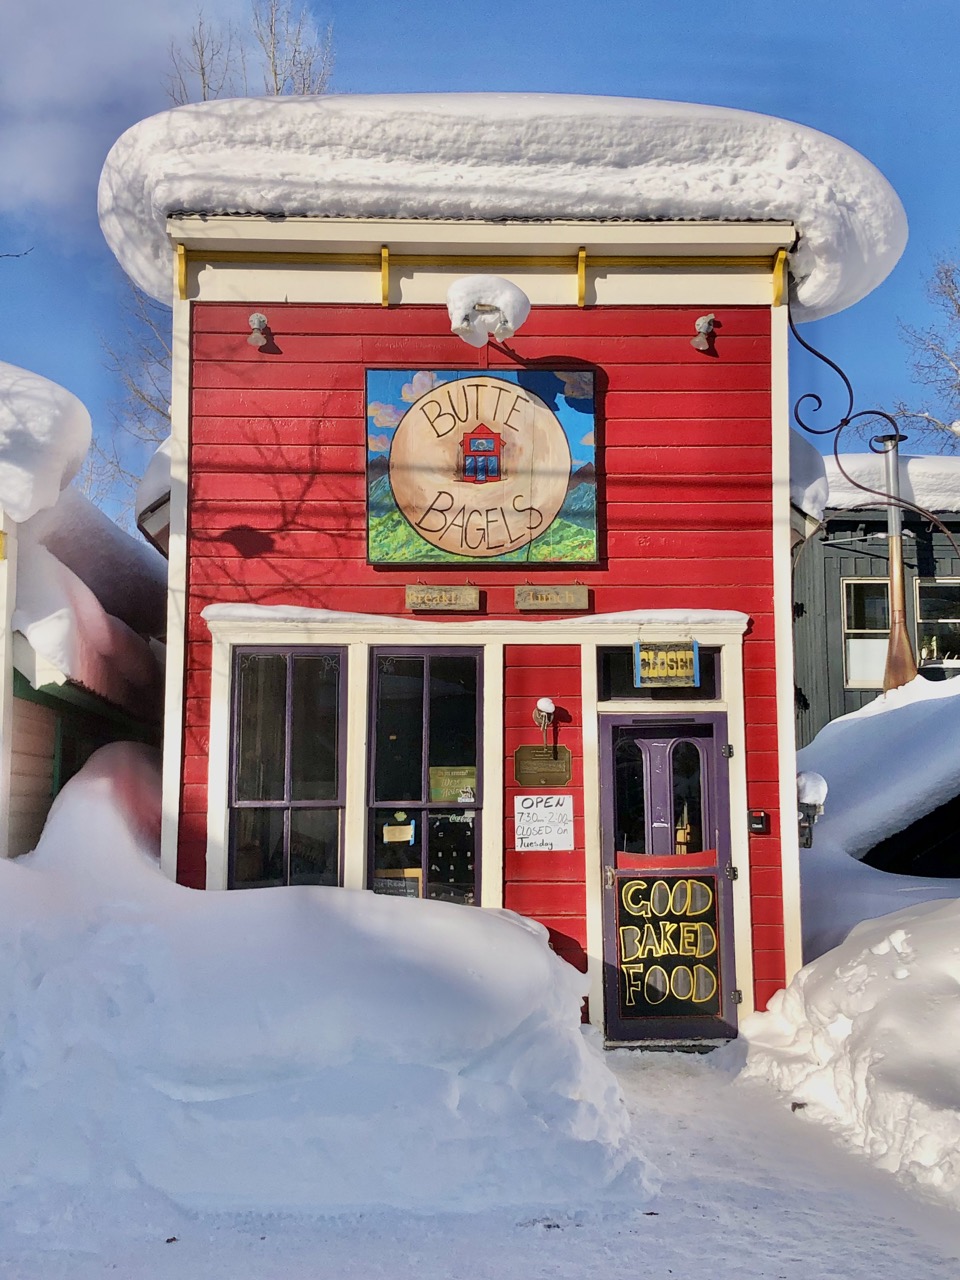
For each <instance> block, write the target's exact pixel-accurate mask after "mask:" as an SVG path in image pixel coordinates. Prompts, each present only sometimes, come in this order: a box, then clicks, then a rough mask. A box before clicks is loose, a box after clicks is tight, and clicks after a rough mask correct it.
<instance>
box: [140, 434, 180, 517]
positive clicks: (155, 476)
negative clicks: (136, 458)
mask: <svg viewBox="0 0 960 1280" xmlns="http://www.w3.org/2000/svg"><path fill="white" fill-rule="evenodd" d="M172 443H173V442H172V440H171V438H170V436H167V438H166V440H161V442H160V444H158V445H157V449H156V452H155V453H154V455H153V457H152V458H151V459H150V461H149V462H148V463H147V469H146V471H144V473H143V475H142V476H141V478H140V483H139V485H138V486H137V496H136V501H135V503H134V510H135V512H136V516H137V519H138V520H139V519H140V517H141V516H142V515H143V513H144V512H145V511H146V510H147V508H148V507H152V506H153V505H154V503H157V502H159V501H160V500H161V499H162V498H167V499H168V500H169V497H170V448H171V445H172Z"/></svg>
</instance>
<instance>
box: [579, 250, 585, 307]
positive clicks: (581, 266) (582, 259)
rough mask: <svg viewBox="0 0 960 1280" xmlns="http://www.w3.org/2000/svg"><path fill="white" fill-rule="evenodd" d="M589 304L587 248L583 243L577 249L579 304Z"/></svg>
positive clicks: (581, 305)
mask: <svg viewBox="0 0 960 1280" xmlns="http://www.w3.org/2000/svg"><path fill="white" fill-rule="evenodd" d="M586 305H587V250H586V248H585V247H584V246H583V245H581V246H580V248H579V249H578V250H577V306H578V307H585V306H586Z"/></svg>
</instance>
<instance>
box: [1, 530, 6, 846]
mask: <svg viewBox="0 0 960 1280" xmlns="http://www.w3.org/2000/svg"><path fill="white" fill-rule="evenodd" d="M6 558H7V535H6V534H5V533H4V532H3V531H2V530H0V560H6ZM2 856H3V855H2V854H0V857H2Z"/></svg>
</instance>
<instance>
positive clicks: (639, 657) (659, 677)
mask: <svg viewBox="0 0 960 1280" xmlns="http://www.w3.org/2000/svg"><path fill="white" fill-rule="evenodd" d="M633 684H634V688H636V689H679V688H695V689H699V687H700V646H699V645H698V644H697V642H696V640H681V641H677V642H675V643H674V642H669V643H663V644H647V643H646V642H644V641H643V640H638V641H637V643H636V644H635V645H634V646H633Z"/></svg>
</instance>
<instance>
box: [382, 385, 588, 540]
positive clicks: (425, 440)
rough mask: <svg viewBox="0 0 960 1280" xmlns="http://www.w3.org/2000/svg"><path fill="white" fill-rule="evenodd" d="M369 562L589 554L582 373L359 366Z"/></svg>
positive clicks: (585, 399) (585, 387)
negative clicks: (362, 368)
mask: <svg viewBox="0 0 960 1280" xmlns="http://www.w3.org/2000/svg"><path fill="white" fill-rule="evenodd" d="M366 388H367V405H366V408H367V556H368V559H369V561H370V562H371V564H441V563H447V564H449V563H463V562H468V563H472V564H484V563H500V562H504V561H506V562H510V561H531V562H536V563H541V564H544V563H574V564H576V563H580V564H583V563H592V562H594V561H596V559H597V493H596V472H595V468H594V456H595V450H594V425H595V406H594V379H593V374H592V372H590V371H589V370H586V371H585V370H574V371H571V372H553V371H549V370H542V369H537V370H516V371H515V370H508V371H505V372H503V373H497V374H489V373H484V374H478V373H476V372H468V371H454V370H450V369H442V370H440V369H433V370H425V369H419V370H410V369H402V370H401V369H368V370H367V380H366Z"/></svg>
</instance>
